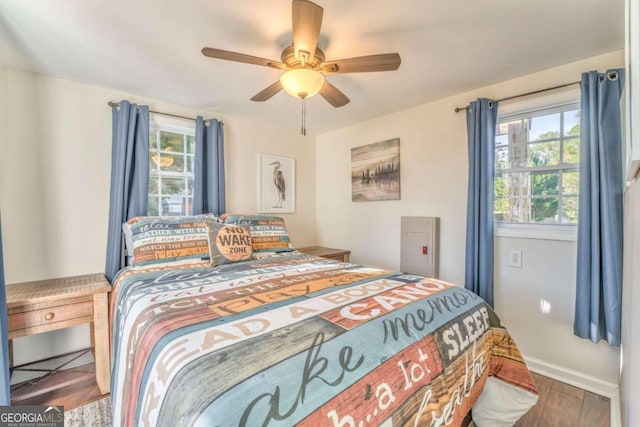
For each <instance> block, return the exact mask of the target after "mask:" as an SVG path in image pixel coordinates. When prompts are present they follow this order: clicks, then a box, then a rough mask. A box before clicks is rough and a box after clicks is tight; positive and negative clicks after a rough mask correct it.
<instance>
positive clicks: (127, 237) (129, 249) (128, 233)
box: [122, 214, 222, 265]
mask: <svg viewBox="0 0 640 427" xmlns="http://www.w3.org/2000/svg"><path fill="white" fill-rule="evenodd" d="M177 218H182V219H185V218H192V219H193V220H194V221H200V220H202V219H208V220H211V221H215V222H222V221H221V220H220V218H218V217H217V216H215V215H214V214H200V215H195V216H193V217H187V216H183V217H175V216H135V217H133V218H131V219H130V220H128V221H127V222H125V223H123V224H122V233H123V234H124V247H125V255H126V256H127V265H133V231H132V228H133V225H134V224H135V223H137V222H139V221H141V220H145V219H157V220H160V221H163V220H169V221H171V220H175V219H177Z"/></svg>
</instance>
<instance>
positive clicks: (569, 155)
mask: <svg viewBox="0 0 640 427" xmlns="http://www.w3.org/2000/svg"><path fill="white" fill-rule="evenodd" d="M564 162H565V163H578V162H580V140H579V139H578V138H570V139H565V140H564Z"/></svg>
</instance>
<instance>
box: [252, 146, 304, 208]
mask: <svg viewBox="0 0 640 427" xmlns="http://www.w3.org/2000/svg"><path fill="white" fill-rule="evenodd" d="M282 184H284V189H282V188H278V187H281V186H282ZM277 185H278V186H277ZM281 190H284V191H282V192H281ZM257 211H258V213H294V212H295V211H296V159H292V158H290V157H283V156H276V155H273V154H262V153H259V154H258V209H257Z"/></svg>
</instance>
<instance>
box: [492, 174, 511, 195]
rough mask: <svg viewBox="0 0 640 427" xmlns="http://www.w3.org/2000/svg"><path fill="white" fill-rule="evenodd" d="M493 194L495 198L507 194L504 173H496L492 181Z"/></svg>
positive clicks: (507, 189)
mask: <svg viewBox="0 0 640 427" xmlns="http://www.w3.org/2000/svg"><path fill="white" fill-rule="evenodd" d="M493 194H494V197H496V198H499V197H507V196H508V195H509V188H508V187H507V179H506V177H505V176H504V175H496V177H495V179H494V181H493Z"/></svg>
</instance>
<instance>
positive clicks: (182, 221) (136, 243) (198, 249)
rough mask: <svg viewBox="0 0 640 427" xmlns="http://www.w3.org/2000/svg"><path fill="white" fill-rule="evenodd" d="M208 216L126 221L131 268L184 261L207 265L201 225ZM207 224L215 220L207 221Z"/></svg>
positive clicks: (204, 233)
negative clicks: (128, 226)
mask: <svg viewBox="0 0 640 427" xmlns="http://www.w3.org/2000/svg"><path fill="white" fill-rule="evenodd" d="M208 217H210V216H207V215H201V216H187V217H138V218H132V219H131V220H130V221H129V222H131V223H132V224H129V225H130V231H131V243H132V247H133V259H132V261H131V265H134V266H135V265H149V264H161V263H167V262H174V261H185V260H189V261H192V262H195V263H209V239H208V232H207V227H206V225H205V220H207V218H208ZM209 221H212V222H214V221H215V220H214V219H213V218H209ZM129 222H128V223H129ZM125 235H126V233H125Z"/></svg>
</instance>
